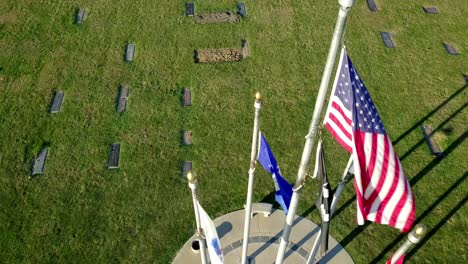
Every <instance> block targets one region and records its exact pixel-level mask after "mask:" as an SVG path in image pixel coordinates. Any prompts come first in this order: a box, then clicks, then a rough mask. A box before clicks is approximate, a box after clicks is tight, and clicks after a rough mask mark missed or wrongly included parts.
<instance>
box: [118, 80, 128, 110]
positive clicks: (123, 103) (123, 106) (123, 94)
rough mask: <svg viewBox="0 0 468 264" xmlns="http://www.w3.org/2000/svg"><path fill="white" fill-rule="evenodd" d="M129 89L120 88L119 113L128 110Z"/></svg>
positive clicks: (125, 87)
mask: <svg viewBox="0 0 468 264" xmlns="http://www.w3.org/2000/svg"><path fill="white" fill-rule="evenodd" d="M128 93H129V88H128V87H127V86H120V88H119V98H118V99H117V112H119V113H123V112H125V111H126V110H127V101H128Z"/></svg>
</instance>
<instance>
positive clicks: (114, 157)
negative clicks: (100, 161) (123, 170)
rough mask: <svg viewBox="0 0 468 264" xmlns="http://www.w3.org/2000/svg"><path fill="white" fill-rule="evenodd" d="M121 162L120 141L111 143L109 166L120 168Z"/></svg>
mask: <svg viewBox="0 0 468 264" xmlns="http://www.w3.org/2000/svg"><path fill="white" fill-rule="evenodd" d="M119 162H120V143H113V144H111V149H110V155H109V162H108V168H109V169H118V168H119Z"/></svg>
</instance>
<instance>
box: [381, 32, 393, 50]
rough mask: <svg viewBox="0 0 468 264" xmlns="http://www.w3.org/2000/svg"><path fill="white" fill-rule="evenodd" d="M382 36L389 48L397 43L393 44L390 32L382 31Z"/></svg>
mask: <svg viewBox="0 0 468 264" xmlns="http://www.w3.org/2000/svg"><path fill="white" fill-rule="evenodd" d="M380 36H382V40H383V42H384V44H385V47H387V48H391V49H392V48H395V44H393V40H392V34H391V33H390V32H380Z"/></svg>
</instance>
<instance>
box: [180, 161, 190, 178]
mask: <svg viewBox="0 0 468 264" xmlns="http://www.w3.org/2000/svg"><path fill="white" fill-rule="evenodd" d="M192 165H193V164H192V162H191V161H184V165H183V166H182V176H184V178H185V177H187V173H188V172H189V171H192V168H193V166H192Z"/></svg>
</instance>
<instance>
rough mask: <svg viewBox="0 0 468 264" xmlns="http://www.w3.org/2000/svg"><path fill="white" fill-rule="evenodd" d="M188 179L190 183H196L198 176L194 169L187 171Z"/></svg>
mask: <svg viewBox="0 0 468 264" xmlns="http://www.w3.org/2000/svg"><path fill="white" fill-rule="evenodd" d="M187 179H188V181H189V182H190V183H194V182H195V181H196V180H197V176H195V175H194V174H193V173H192V171H189V172H187Z"/></svg>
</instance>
